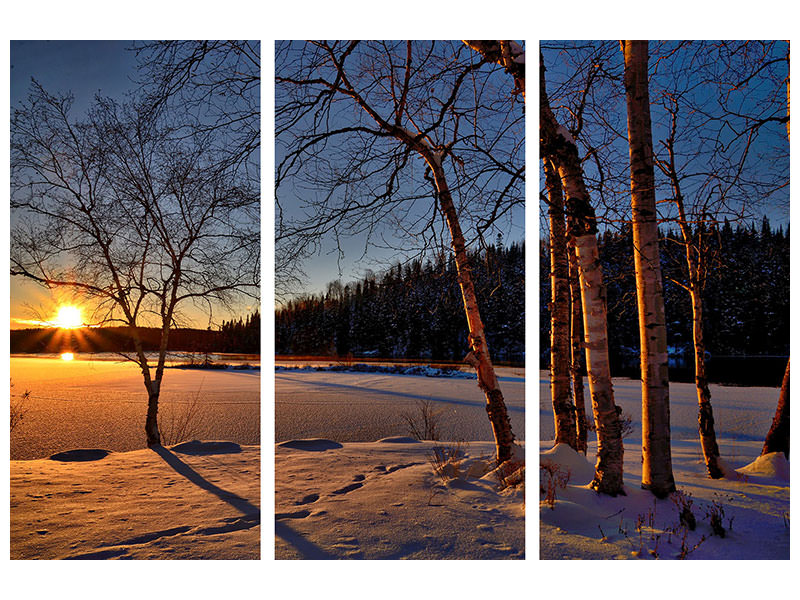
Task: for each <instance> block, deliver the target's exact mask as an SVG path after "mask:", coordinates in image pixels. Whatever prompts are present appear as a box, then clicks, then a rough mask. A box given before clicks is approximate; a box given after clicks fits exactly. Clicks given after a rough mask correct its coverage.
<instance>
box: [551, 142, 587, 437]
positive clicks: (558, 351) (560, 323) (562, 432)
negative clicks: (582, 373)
mask: <svg viewBox="0 0 800 600" xmlns="http://www.w3.org/2000/svg"><path fill="white" fill-rule="evenodd" d="M543 162H544V173H545V184H546V186H547V191H548V213H549V221H550V241H549V246H550V395H551V397H552V401H553V418H554V421H555V433H556V438H555V443H556V444H568V445H569V446H570V447H571V448H573V449H575V450H577V449H578V446H577V433H578V430H577V426H576V423H575V406H574V405H573V403H572V397H571V393H570V363H571V360H570V288H569V261H568V258H567V232H566V227H565V222H564V200H563V196H562V193H561V178H560V177H559V175H558V169H557V168H556V166H555V164H553V162H552V161H551V160H550V159H549V158H547V157H545V158H544V159H543Z"/></svg>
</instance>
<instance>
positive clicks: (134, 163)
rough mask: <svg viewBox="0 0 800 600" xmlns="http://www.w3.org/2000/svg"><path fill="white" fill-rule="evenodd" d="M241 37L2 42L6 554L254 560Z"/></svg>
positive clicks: (251, 328) (255, 375)
mask: <svg viewBox="0 0 800 600" xmlns="http://www.w3.org/2000/svg"><path fill="white" fill-rule="evenodd" d="M259 88H260V44H259V43H258V42H254V41H224V42H213V41H208V42H202V41H201V42H182V41H175V42H135V41H57V42H45V41H12V42H11V135H10V141H11V149H10V160H11V165H10V167H11V169H10V173H11V178H10V179H11V190H10V196H11V223H10V234H11V235H10V240H11V242H10V243H11V248H10V256H11V282H10V290H11V323H10V327H11V358H10V361H11V365H10V372H11V394H10V395H11V436H10V442H11V448H10V457H11V469H10V471H11V481H10V491H11V505H10V507H11V508H10V519H11V524H10V525H11V526H10V556H11V558H12V559H62V558H92V559H109V558H132V559H164V558H179V559H258V558H259V546H260V504H261V499H260V398H259V381H260V347H259V343H260V340H259V331H260V313H259V307H260V221H259V209H260V197H259V188H260V181H259V173H260V165H259V145H260V130H259V128H260V106H259V102H260V89H259Z"/></svg>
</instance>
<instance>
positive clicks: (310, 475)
mask: <svg viewBox="0 0 800 600" xmlns="http://www.w3.org/2000/svg"><path fill="white" fill-rule="evenodd" d="M435 444H436V443H435V442H417V441H415V440H413V439H411V438H407V437H400V438H388V439H386V440H383V441H378V442H371V443H359V442H350V443H345V444H339V443H337V442H334V441H332V440H323V439H316V440H290V441H287V442H283V443H279V444H278V445H277V447H276V449H275V473H276V481H275V497H276V500H275V534H276V539H275V558H277V559H295V558H305V559H339V558H363V559H401V558H402V559H417V558H422V559H447V558H459V559H467V558H469V559H504V558H511V559H513V558H524V548H525V514H524V486H516V487H510V488H507V489H505V490H500V489H499V487H500V486H499V483H498V480H497V478H496V477H495V476H494V475H493V474H492V473H489V471H490V470H491V469H492V468H493V464H492V460H491V458H490V457H491V455H492V452H493V447H494V444H493V443H491V442H473V443H470V444H469V445H468V447H466V449H465V450H464V454H463V456H462V457H461V462H460V465H459V471H460V472H459V473H456V472H455V471H454V472H452V473H450V477H446V478H445V477H440V476H439V475H437V474H436V473H435V472H434V469H433V467H432V466H431V463H430V462H429V459H428V457H429V455H430V454H431V453H432V452H433V447H434V445H435Z"/></svg>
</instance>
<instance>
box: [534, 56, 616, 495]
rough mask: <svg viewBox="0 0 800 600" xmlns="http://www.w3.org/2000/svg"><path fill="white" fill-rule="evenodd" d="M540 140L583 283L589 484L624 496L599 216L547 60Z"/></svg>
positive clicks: (542, 78)
mask: <svg viewBox="0 0 800 600" xmlns="http://www.w3.org/2000/svg"><path fill="white" fill-rule="evenodd" d="M539 77H540V79H539V143H540V148H541V156H542V157H543V158H546V159H549V160H551V161H552V162H553V163H554V164H556V165H557V167H558V173H559V176H560V178H561V183H562V186H563V188H564V190H565V192H566V196H567V200H566V205H567V214H568V215H569V223H570V235H571V236H572V238H573V239H574V243H575V253H576V255H577V259H578V261H577V262H578V269H579V272H580V283H581V302H582V306H583V328H584V336H585V337H584V345H585V351H586V368H587V371H588V373H589V390H590V393H591V396H592V411H593V413H594V420H595V424H596V426H597V463H596V465H595V476H594V478H593V480H592V483H591V486H592V488H593V489H595V490H597V491H599V492H602V493H605V494H609V495H612V496H616V495H617V494H620V493H622V494H624V488H623V482H622V458H623V445H622V430H621V427H620V420H619V412H620V411H619V410H618V408H617V406H616V404H615V403H614V391H613V387H612V384H611V369H610V364H609V356H608V324H607V319H606V305H605V297H604V291H603V274H602V271H601V269H600V259H599V254H598V251H597V219H596V216H595V212H594V208H593V207H592V204H591V202H590V199H589V194H588V191H587V190H586V185H585V183H584V180H583V171H582V168H581V161H580V158H579V155H578V148H577V146H576V144H575V140H574V138H573V137H572V135H571V134H570V133H569V131H568V130H567V129H566V128H565V127H564V126H563V125H560V124H559V123H558V122H557V121H556V119H555V116H554V115H553V112H552V110H551V109H550V104H549V101H548V96H547V87H546V84H545V68H544V59H543V58H542V57H540V68H539Z"/></svg>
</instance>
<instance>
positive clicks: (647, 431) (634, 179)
mask: <svg viewBox="0 0 800 600" xmlns="http://www.w3.org/2000/svg"><path fill="white" fill-rule="evenodd" d="M622 47H623V52H624V55H625V95H626V100H627V108H628V142H629V146H630V160H631V209H632V213H633V215H632V216H633V245H634V264H635V270H636V298H637V304H638V308H639V341H640V345H641V376H642V488H644V489H648V490H650V491H651V492H653V494H655V496H657V497H658V498H664V497H666V496H667V495H668V494H669V493H670V492H672V491H674V490H675V480H674V478H673V475H672V455H671V449H670V422H669V373H668V364H667V329H666V323H665V317H664V294H663V289H662V285H663V284H662V280H661V263H660V258H659V250H658V221H657V214H656V196H655V174H654V172H653V142H652V132H651V125H650V96H649V92H648V79H647V42H646V41H630V40H629V41H626V42H623V43H622Z"/></svg>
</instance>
